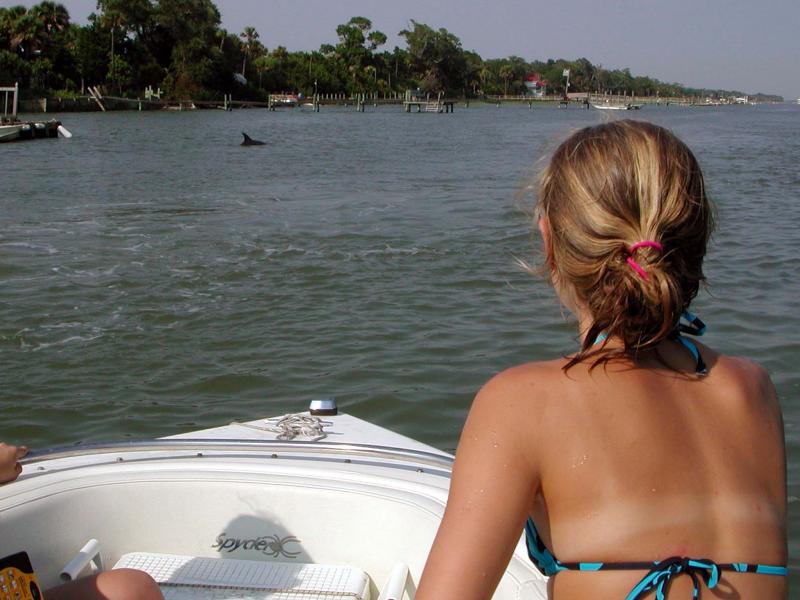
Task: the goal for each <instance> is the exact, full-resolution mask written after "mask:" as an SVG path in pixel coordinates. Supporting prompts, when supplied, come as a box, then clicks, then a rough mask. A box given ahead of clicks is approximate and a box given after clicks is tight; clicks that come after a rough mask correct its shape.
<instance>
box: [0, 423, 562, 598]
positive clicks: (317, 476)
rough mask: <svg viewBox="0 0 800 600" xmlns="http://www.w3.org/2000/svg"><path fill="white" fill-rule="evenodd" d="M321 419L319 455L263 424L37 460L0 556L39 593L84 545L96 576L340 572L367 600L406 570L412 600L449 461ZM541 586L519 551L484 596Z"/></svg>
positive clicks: (1, 500) (6, 524) (0, 501)
mask: <svg viewBox="0 0 800 600" xmlns="http://www.w3.org/2000/svg"><path fill="white" fill-rule="evenodd" d="M323 419H326V420H330V422H331V423H332V426H331V427H330V428H329V429H326V431H327V432H328V437H327V439H325V440H322V441H317V442H302V441H300V442H297V441H290V442H280V441H275V439H274V438H275V435H274V434H273V433H268V432H264V431H262V430H260V429H257V428H258V427H260V426H261V425H262V424H263V421H262V422H253V423H250V424H246V425H245V426H240V425H231V426H227V427H221V428H217V429H212V430H206V431H201V432H196V433H194V434H188V435H184V436H177V437H175V438H171V439H165V440H156V441H154V442H149V443H146V444H138V445H135V444H130V445H127V446H125V445H123V446H117V447H106V448H104V447H97V448H90V447H89V448H84V449H82V450H79V451H73V452H70V453H67V454H61V455H54V457H53V458H49V459H46V458H45V457H40V458H38V459H37V458H35V459H33V461H31V462H27V463H26V464H25V467H24V470H23V475H22V476H21V477H20V479H19V480H18V481H17V482H15V483H13V484H11V485H7V486H3V487H0V524H1V525H2V532H1V534H0V556H3V555H6V554H11V553H14V552H18V551H20V550H26V551H27V552H28V554H29V555H30V556H31V560H32V562H33V564H34V567H35V568H36V569H37V571H38V573H39V577H40V581H41V582H42V583H43V584H44V585H45V587H46V586H49V585H52V584H54V583H57V581H58V574H59V572H60V571H61V569H62V568H63V566H64V565H65V564H67V562H68V561H69V560H70V559H71V558H72V557H73V556H74V555H75V553H76V552H77V551H78V550H79V549H80V548H81V547H82V546H83V545H84V544H85V543H86V542H87V540H88V539H89V538H96V539H98V540H99V541H100V545H101V547H102V554H103V562H104V564H105V565H107V566H109V565H113V564H114V563H116V562H117V561H118V560H119V559H120V557H122V556H123V555H125V554H126V553H131V552H148V553H164V554H175V555H190V556H195V557H217V558H225V559H244V560H249V561H275V562H283V563H286V562H299V563H314V564H328V565H351V566H353V567H358V568H359V569H363V570H364V571H365V572H366V573H367V574H368V575H369V578H370V580H371V584H370V585H371V586H372V587H373V588H374V589H373V592H375V593H373V597H377V590H378V589H379V588H380V587H382V584H383V583H384V582H385V581H387V580H388V579H389V578H390V576H391V575H392V572H393V569H395V568H396V566H397V565H398V564H405V565H407V566H408V570H409V577H410V581H411V586H410V588H408V589H411V590H412V593H411V594H410V597H413V589H415V587H414V584H415V582H417V581H418V580H419V576H420V574H421V572H422V568H423V566H424V564H425V559H426V557H427V553H428V550H429V549H430V546H431V543H432V541H433V538H434V535H435V534H436V530H437V528H438V525H439V522H440V520H441V517H442V514H443V511H444V506H445V502H446V499H447V490H448V486H449V480H450V464H451V457H450V456H449V455H447V454H444V453H441V452H439V451H437V450H435V449H433V448H430V447H428V446H425V445H423V444H420V443H418V442H415V441H414V440H410V439H408V438H405V437H403V436H400V435H398V434H394V433H392V432H389V431H387V430H385V429H382V428H379V427H376V426H374V425H370V424H369V423H366V422H364V421H361V420H359V419H356V418H354V417H350V416H348V415H339V416H336V417H323ZM230 438H235V439H230ZM330 440H335V441H330ZM356 442H358V443H356ZM545 581H546V580H545V578H544V577H542V576H541V575H540V574H539V573H538V571H536V570H535V569H534V568H533V567H532V565H531V564H530V563H529V561H528V559H527V556H526V553H525V548H524V544H523V543H522V541H520V544H519V545H518V547H517V549H516V551H515V553H514V557H513V559H512V561H511V563H510V564H509V567H508V570H507V571H506V573H505V575H504V577H503V578H502V580H501V582H500V586H499V587H498V590H497V594H496V595H495V597H496V598H517V597H519V595H520V594H521V593H522V590H523V589H524V595H525V597H527V598H534V599H536V598H541V599H545V598H546V597H547V594H546V584H545Z"/></svg>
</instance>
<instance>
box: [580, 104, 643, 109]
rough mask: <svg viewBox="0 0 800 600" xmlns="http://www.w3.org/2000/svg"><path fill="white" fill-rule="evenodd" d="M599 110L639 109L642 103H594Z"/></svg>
mask: <svg viewBox="0 0 800 600" xmlns="http://www.w3.org/2000/svg"><path fill="white" fill-rule="evenodd" d="M592 106H594V107H595V108H596V109H597V110H639V109H640V108H642V105H641V104H630V103H629V104H592Z"/></svg>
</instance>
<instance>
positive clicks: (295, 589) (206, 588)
mask: <svg viewBox="0 0 800 600" xmlns="http://www.w3.org/2000/svg"><path fill="white" fill-rule="evenodd" d="M114 568H115V569H121V568H129V569H139V570H140V571H145V572H146V573H149V574H150V576H151V577H152V578H153V579H155V580H156V582H158V584H159V586H160V587H161V591H162V593H163V594H164V598H165V600H184V599H186V600H189V599H193V598H197V599H205V598H213V599H214V600H227V599H231V600H233V599H234V598H235V599H237V600H306V599H308V600H311V599H314V600H342V599H345V598H347V599H353V600H370V585H369V577H368V576H367V574H366V573H365V572H364V571H362V570H361V569H356V568H353V567H346V566H332V565H316V564H303V563H280V562H265V561H255V560H239V559H226V558H205V557H197V556H181V555H176V554H150V553H147V552H132V553H129V554H124V555H123V556H122V557H121V558H120V559H119V561H118V562H117V564H116V565H114Z"/></svg>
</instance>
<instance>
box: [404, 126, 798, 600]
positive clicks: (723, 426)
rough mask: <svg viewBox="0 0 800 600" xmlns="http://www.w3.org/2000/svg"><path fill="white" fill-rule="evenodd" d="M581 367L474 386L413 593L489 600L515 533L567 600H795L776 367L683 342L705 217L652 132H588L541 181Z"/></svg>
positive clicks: (685, 167)
mask: <svg viewBox="0 0 800 600" xmlns="http://www.w3.org/2000/svg"><path fill="white" fill-rule="evenodd" d="M538 196H539V198H538V215H539V218H538V228H539V230H540V232H541V236H542V239H543V242H544V252H545V258H546V265H545V269H546V272H547V274H548V276H549V278H550V280H551V282H552V284H553V286H554V288H555V290H556V292H557V293H558V296H559V298H560V299H561V301H562V303H563V304H564V306H566V307H567V308H568V309H569V310H570V312H572V314H573V315H574V316H575V317H576V319H577V322H578V330H579V336H580V346H579V348H578V350H577V352H575V353H574V354H573V355H571V356H568V357H565V358H558V359H555V360H551V361H545V362H537V363H529V364H524V365H520V366H517V367H514V368H511V369H508V370H507V371H504V372H502V373H500V374H499V375H497V376H495V377H494V378H493V379H491V380H490V381H489V382H488V383H487V384H486V385H485V386H484V387H483V388H482V389H481V390H480V392H479V393H478V395H477V397H476V398H475V401H474V403H473V405H472V408H471V410H470V414H469V417H468V419H467V422H466V425H465V427H464V431H463V433H462V436H461V440H460V442H459V446H458V451H457V454H456V461H455V464H454V468H453V477H452V482H451V487H450V497H449V500H448V504H447V508H446V511H445V515H444V518H443V520H442V523H441V526H440V529H439V532H438V534H437V536H436V539H435V542H434V545H433V548H432V550H431V553H430V556H429V558H428V562H427V565H426V567H425V571H424V573H423V576H422V578H421V581H420V585H419V590H418V594H417V599H418V600H426V599H428V598H437V599H442V598H458V599H460V600H463V599H465V598H487V597H489V596H491V594H492V593H493V591H494V589H495V586H496V585H497V583H498V581H499V579H500V577H501V575H502V574H503V571H504V569H505V567H506V564H507V562H508V560H509V558H510V556H511V553H512V552H513V549H514V546H515V545H516V543H517V540H518V539H519V535H520V532H521V531H523V529H524V530H525V532H526V536H527V544H528V551H529V554H530V557H531V560H532V561H533V562H534V563H535V564H536V566H537V567H538V568H539V569H540V570H542V571H543V572H544V573H545V574H547V575H551V576H553V577H551V579H550V580H549V584H548V592H549V596H550V597H551V598H555V599H558V600H569V599H584V598H615V599H619V598H627V599H628V600H635V599H640V598H642V599H643V598H651V597H652V598H659V599H661V598H663V597H664V596H666V595H669V596H675V597H678V598H687V597H692V595H693V594H694V595H695V596H697V595H699V594H700V593H701V592H702V591H703V590H705V589H710V590H711V592H710V593H711V595H712V596H714V597H720V598H723V597H724V598H740V599H746V598H758V599H759V600H764V599H767V600H768V599H775V598H784V597H785V595H786V577H785V575H786V568H785V565H786V559H787V548H786V523H785V521H786V475H785V458H784V438H783V426H782V420H781V413H780V407H779V404H778V401H777V399H776V396H775V390H774V388H773V385H772V383H771V382H770V379H769V377H768V376H767V374H766V372H765V371H764V370H763V369H762V368H761V367H759V366H758V365H755V364H753V363H752V362H749V361H747V360H745V359H742V358H736V357H731V356H723V355H721V354H719V353H717V352H715V351H714V350H712V349H711V348H708V347H706V346H704V345H702V344H700V343H698V342H696V341H694V340H692V339H690V338H689V337H686V336H687V334H688V335H699V334H702V333H703V330H704V325H703V324H702V322H701V321H700V320H699V319H698V318H697V317H695V316H694V315H692V314H690V313H689V312H688V309H689V305H690V303H691V301H692V299H693V298H694V297H695V295H696V293H697V291H698V287H699V285H700V283H701V282H702V281H703V279H704V276H703V272H702V263H703V257H704V255H705V252H706V245H707V243H708V239H709V235H710V233H711V230H712V225H713V223H712V209H711V206H710V205H709V202H708V200H707V198H706V195H705V190H704V185H703V176H702V173H701V171H700V168H699V166H698V164H697V161H696V160H695V157H694V156H693V155H692V153H691V151H690V150H689V149H688V148H687V147H686V146H685V145H684V144H683V143H682V142H681V141H680V140H678V139H677V138H676V137H675V136H674V135H672V134H671V133H670V132H669V131H667V130H665V129H663V128H661V127H657V126H655V125H652V124H649V123H644V122H635V121H619V122H614V123H608V124H604V125H599V126H595V127H588V128H586V129H583V130H580V131H578V132H577V133H575V134H574V135H572V136H571V137H569V138H568V139H567V140H566V141H565V142H564V143H562V144H561V146H559V148H558V149H557V150H556V151H555V153H554V155H553V157H552V159H551V161H550V164H549V166H548V167H547V168H546V169H545V171H544V173H543V174H542V176H541V179H540V182H539V194H538Z"/></svg>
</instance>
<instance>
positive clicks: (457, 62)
mask: <svg viewBox="0 0 800 600" xmlns="http://www.w3.org/2000/svg"><path fill="white" fill-rule="evenodd" d="M400 35H401V36H402V37H404V38H405V40H406V45H407V46H408V54H409V59H410V63H411V64H410V67H411V72H412V74H413V75H414V77H415V78H416V79H417V80H418V81H419V84H420V87H421V88H422V89H424V90H425V91H428V92H455V93H459V92H461V91H462V90H463V87H464V81H465V79H466V77H465V76H466V72H467V68H466V67H467V64H466V59H465V57H464V52H463V50H462V48H461V40H459V39H458V37H456V36H455V35H453V34H452V33H450V32H449V31H447V30H446V29H444V28H442V29H439V30H438V31H434V30H433V29H431V28H430V27H428V26H427V25H425V24H424V23H418V22H417V21H414V20H412V21H411V29H404V30H403V31H401V32H400Z"/></svg>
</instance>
